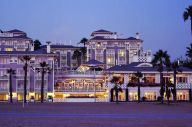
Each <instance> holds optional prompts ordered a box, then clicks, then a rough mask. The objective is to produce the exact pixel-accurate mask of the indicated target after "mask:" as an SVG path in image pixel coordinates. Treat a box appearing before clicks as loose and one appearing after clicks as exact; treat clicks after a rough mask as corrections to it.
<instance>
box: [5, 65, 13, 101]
mask: <svg viewBox="0 0 192 127" xmlns="http://www.w3.org/2000/svg"><path fill="white" fill-rule="evenodd" d="M7 73H8V74H9V93H10V103H12V102H13V99H12V97H13V90H12V75H14V74H15V70H13V69H12V68H10V69H8V70H7Z"/></svg>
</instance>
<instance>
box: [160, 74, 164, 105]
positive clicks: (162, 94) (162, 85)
mask: <svg viewBox="0 0 192 127" xmlns="http://www.w3.org/2000/svg"><path fill="white" fill-rule="evenodd" d="M160 85H161V90H163V89H164V81H163V73H162V72H160ZM160 94H161V104H163V101H164V92H162V93H160Z"/></svg>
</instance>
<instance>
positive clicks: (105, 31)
mask: <svg viewBox="0 0 192 127" xmlns="http://www.w3.org/2000/svg"><path fill="white" fill-rule="evenodd" d="M99 33H101V34H113V32H111V31H108V30H104V29H100V30H97V31H94V32H92V34H91V36H93V35H94V34H99Z"/></svg>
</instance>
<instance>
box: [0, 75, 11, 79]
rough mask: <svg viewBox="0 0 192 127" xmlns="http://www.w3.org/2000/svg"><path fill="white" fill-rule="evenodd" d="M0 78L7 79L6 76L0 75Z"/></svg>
mask: <svg viewBox="0 0 192 127" xmlns="http://www.w3.org/2000/svg"><path fill="white" fill-rule="evenodd" d="M0 79H7V80H9V77H8V76H0Z"/></svg>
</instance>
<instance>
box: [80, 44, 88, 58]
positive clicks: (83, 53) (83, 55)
mask: <svg viewBox="0 0 192 127" xmlns="http://www.w3.org/2000/svg"><path fill="white" fill-rule="evenodd" d="M80 52H81V55H82V57H83V62H85V61H86V53H87V48H86V47H82V48H80Z"/></svg>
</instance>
